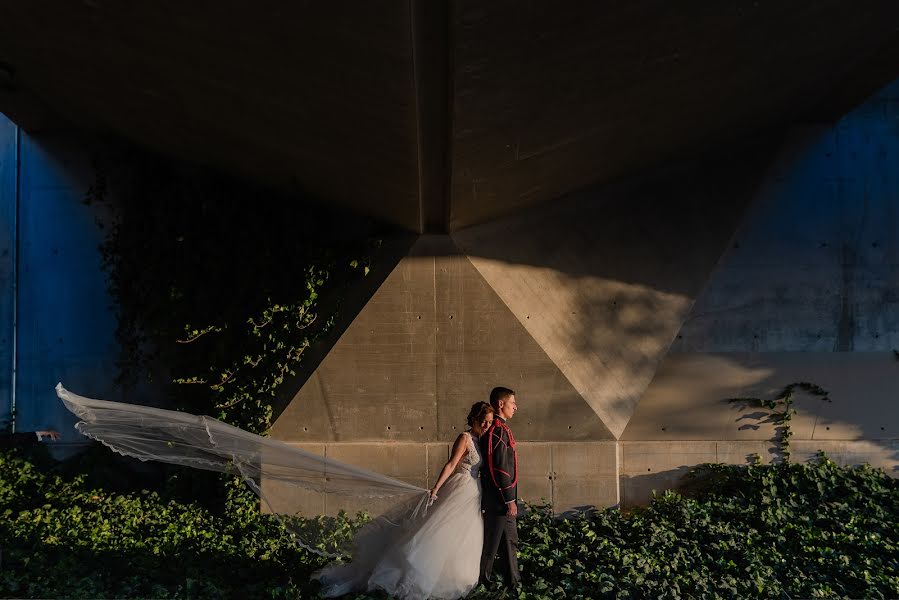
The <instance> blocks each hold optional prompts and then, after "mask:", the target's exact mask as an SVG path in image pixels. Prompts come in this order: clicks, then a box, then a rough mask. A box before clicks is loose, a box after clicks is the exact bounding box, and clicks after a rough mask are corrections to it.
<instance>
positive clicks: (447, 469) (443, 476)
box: [431, 433, 468, 497]
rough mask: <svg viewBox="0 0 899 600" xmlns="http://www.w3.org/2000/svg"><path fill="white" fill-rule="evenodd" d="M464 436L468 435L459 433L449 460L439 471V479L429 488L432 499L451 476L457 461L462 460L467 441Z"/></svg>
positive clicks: (466, 448)
mask: <svg viewBox="0 0 899 600" xmlns="http://www.w3.org/2000/svg"><path fill="white" fill-rule="evenodd" d="M466 435H468V434H467V433H460V434H459V437H458V438H456V443H455V444H453V453H452V454H451V455H450V459H449V460H448V461H446V464H445V465H443V470H442V471H440V477H438V478H437V483H435V484H434V487H433V488H431V496H432V497H434V496H436V495H437V490H439V489H440V486H442V485H443V484H444V483H445V482H446V480H447V479H449V476H450V475H452V474H453V471H455V470H456V466H457V465H458V464H459V461H460V460H462V457H463V456H465V453H466V452H467V451H468V440H466V439H465V436H466Z"/></svg>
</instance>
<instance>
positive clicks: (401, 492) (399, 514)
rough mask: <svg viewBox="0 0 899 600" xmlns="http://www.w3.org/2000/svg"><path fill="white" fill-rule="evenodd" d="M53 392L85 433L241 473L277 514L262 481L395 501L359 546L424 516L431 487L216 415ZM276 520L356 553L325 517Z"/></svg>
mask: <svg viewBox="0 0 899 600" xmlns="http://www.w3.org/2000/svg"><path fill="white" fill-rule="evenodd" d="M56 393H57V395H58V396H59V398H60V399H61V400H62V401H63V403H64V404H65V406H66V408H68V409H69V410H70V411H71V412H72V413H74V414H75V415H76V416H77V417H78V418H79V419H80V421H79V422H78V423H76V425H75V428H76V429H77V430H78V431H79V432H81V433H82V434H84V435H85V436H87V437H89V438H92V439H94V440H97V441H99V442H102V443H103V444H105V445H106V446H108V447H109V448H110V449H112V450H113V451H114V452H117V453H119V454H121V455H123V456H131V457H134V458H137V459H139V460H142V461H147V460H154V461H161V462H165V463H171V464H176V465H184V466H188V467H194V468H197V469H205V470H209V471H219V472H222V473H230V474H234V475H240V476H241V477H242V478H243V480H244V481H245V482H246V483H247V485H249V486H250V488H251V489H252V490H253V491H254V492H255V493H256V494H257V495H259V497H260V499H261V500H262V502H265V503H266V505H267V506H268V508H269V510H271V512H273V513H275V514H277V513H276V512H275V511H274V510H272V503H271V502H270V499H269V498H267V497H266V493H265V492H264V490H263V488H262V485H261V481H262V479H263V478H264V479H266V480H270V481H277V482H281V483H285V484H289V485H294V486H297V487H299V488H302V489H304V490H307V491H309V492H313V493H318V494H339V495H346V496H355V497H361V498H395V499H396V502H395V503H394V504H393V506H392V508H391V509H389V510H388V511H387V512H386V513H384V514H382V515H380V516H379V517H377V518H376V519H374V520H373V521H371V522H369V523H368V524H366V525H365V526H364V527H363V528H362V530H361V531H359V532H358V533H357V534H356V541H357V542H358V541H359V540H361V539H371V538H372V537H378V536H383V535H395V534H396V533H397V530H398V529H407V528H410V527H413V526H414V524H415V523H416V522H417V521H418V520H420V519H422V518H424V516H425V514H426V512H427V507H428V490H426V489H424V488H420V487H417V486H414V485H411V484H408V483H404V482H402V481H398V480H396V479H392V478H390V477H386V476H384V475H381V474H379V473H375V472H374V471H370V470H367V469H362V468H358V467H354V466H352V465H348V464H345V463H342V462H339V461H336V460H333V459H329V458H326V457H324V456H319V455H317V454H312V453H310V452H305V451H303V450H301V449H299V448H294V447H293V446H290V445H288V444H285V443H283V442H279V441H277V440H273V439H271V438H266V437H262V436H258V435H255V434H252V433H249V432H246V431H243V430H242V429H238V428H237V427H233V426H231V425H227V424H225V423H222V422H221V421H219V420H217V419H213V418H212V417H207V416H198V415H192V414H189V413H184V412H177V411H172V410H163V409H159V408H152V407H149V406H140V405H136V404H125V403H121V402H110V401H107V400H94V399H92V398H85V397H83V396H79V395H77V394H74V393H72V392H70V391H68V390H66V389H65V388H64V387H63V386H62V384H61V383H60V384H57V386H56ZM307 516H309V517H315V515H307ZM279 517H281V518H282V521H283V522H284V524H285V525H286V526H287V529H288V530H289V531H290V532H291V533H292V534H293V536H294V539H295V540H296V541H297V543H299V544H300V545H301V546H303V547H304V548H306V549H308V550H310V551H311V552H315V553H316V554H320V555H323V556H329V557H338V556H347V555H352V548H351V547H349V546H348V545H346V544H338V543H335V542H331V541H330V540H331V539H332V538H331V536H330V535H328V531H327V520H325V519H321V518H319V519H315V518H306V519H293V518H289V517H290V516H286V515H279ZM285 517H287V518H285ZM361 558H363V557H354V559H361Z"/></svg>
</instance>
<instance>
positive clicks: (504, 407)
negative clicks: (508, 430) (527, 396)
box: [499, 394, 518, 421]
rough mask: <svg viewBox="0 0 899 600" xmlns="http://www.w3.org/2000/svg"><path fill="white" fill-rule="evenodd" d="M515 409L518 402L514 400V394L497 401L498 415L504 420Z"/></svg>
mask: <svg viewBox="0 0 899 600" xmlns="http://www.w3.org/2000/svg"><path fill="white" fill-rule="evenodd" d="M516 410H518V404H516V402H515V394H512V395H511V396H506V397H505V398H503V399H502V400H500V401H499V416H501V417H502V418H503V419H504V420H506V421H508V420H509V419H511V418H512V416H513V415H514V414H515V411H516Z"/></svg>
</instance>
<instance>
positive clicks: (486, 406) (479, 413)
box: [468, 402, 493, 427]
mask: <svg viewBox="0 0 899 600" xmlns="http://www.w3.org/2000/svg"><path fill="white" fill-rule="evenodd" d="M492 413H493V407H492V406H490V403H489V402H475V403H474V404H472V405H471V410H470V411H468V426H469V427H471V426H473V425H474V424H475V423H480V422H481V421H483V420H484V419H486V418H487V415H489V414H492Z"/></svg>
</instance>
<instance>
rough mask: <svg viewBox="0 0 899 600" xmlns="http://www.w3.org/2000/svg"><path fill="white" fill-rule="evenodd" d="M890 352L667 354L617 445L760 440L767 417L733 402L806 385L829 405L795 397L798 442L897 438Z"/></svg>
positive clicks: (769, 431) (898, 414)
mask: <svg viewBox="0 0 899 600" xmlns="http://www.w3.org/2000/svg"><path fill="white" fill-rule="evenodd" d="M896 371H897V362H896V358H895V356H894V355H893V353H892V352H890V353H887V352H820V353H806V352H764V353H757V354H750V353H729V354H701V353H671V354H669V355H668V356H667V357H666V358H665V361H664V362H663V364H662V366H661V367H660V368H659V372H658V374H657V375H656V377H655V379H654V380H653V382H652V384H651V385H650V386H649V388H648V389H647V390H646V393H645V394H644V396H643V398H642V399H641V401H640V404H639V405H638V407H637V410H636V412H635V413H634V416H633V418H632V419H631V421H630V423H629V424H628V426H627V429H626V430H625V432H624V434H623V435H622V437H621V439H622V440H626V441H636V440H672V441H673V440H765V439H771V437H772V436H773V435H774V430H773V427H772V426H771V425H770V424H766V423H764V422H761V421H760V419H759V417H760V416H761V414H762V413H763V412H765V411H764V409H760V408H752V407H747V406H745V405H743V404H742V403H732V402H728V399H730V398H743V397H755V398H765V399H769V398H770V399H773V398H775V397H777V395H778V394H779V392H780V391H781V390H783V388H784V387H785V386H787V385H788V384H790V383H793V382H797V381H811V382H814V383H816V384H817V385H820V386H822V387H823V388H824V389H825V390H827V391H828V392H829V394H830V395H829V398H830V400H831V402H823V401H821V400H820V399H819V398H817V397H815V396H809V395H805V394H803V393H801V392H796V395H795V400H796V406H795V408H796V409H797V410H798V414H797V415H796V416H795V417H794V418H793V421H792V423H791V427H792V430H793V433H794V437H795V439H818V440H819V439H828V440H859V439H870V440H876V439H890V438H896V437H899V405H897V403H896V402H895V398H896V390H895V389H894V388H895V386H893V385H890V382H891V381H892V380H894V379H895V378H896Z"/></svg>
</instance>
